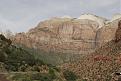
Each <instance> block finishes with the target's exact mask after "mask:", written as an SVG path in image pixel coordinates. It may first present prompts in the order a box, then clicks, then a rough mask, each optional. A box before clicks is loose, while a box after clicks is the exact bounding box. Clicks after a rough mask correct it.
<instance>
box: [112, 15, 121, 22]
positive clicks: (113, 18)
mask: <svg viewBox="0 0 121 81" xmlns="http://www.w3.org/2000/svg"><path fill="white" fill-rule="evenodd" d="M119 18H121V14H115V15H114V16H113V17H112V19H111V22H112V21H114V20H117V19H119Z"/></svg>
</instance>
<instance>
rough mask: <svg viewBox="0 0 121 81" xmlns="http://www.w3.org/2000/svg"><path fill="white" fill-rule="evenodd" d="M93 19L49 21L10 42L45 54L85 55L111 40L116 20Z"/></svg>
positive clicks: (20, 34) (67, 18) (63, 18)
mask: <svg viewBox="0 0 121 81" xmlns="http://www.w3.org/2000/svg"><path fill="white" fill-rule="evenodd" d="M85 16H86V17H85ZM87 17H89V18H87ZM96 17H97V16H93V15H89V16H87V15H83V17H82V16H81V17H80V18H78V19H77V18H71V17H61V18H52V19H50V20H46V21H43V22H41V23H39V24H38V25H37V27H35V28H33V29H31V30H29V31H28V32H27V33H19V34H16V36H15V37H14V39H13V41H14V43H18V44H22V45H25V46H27V47H30V48H34V49H41V50H45V51H48V52H51V51H54V52H62V53H73V54H88V53H90V52H93V51H94V50H95V49H96V48H97V47H100V46H101V45H102V44H104V43H106V42H108V41H110V40H112V39H113V38H114V36H115V31H116V29H117V23H116V22H117V21H118V20H116V21H112V22H109V23H108V24H106V19H103V18H99V17H97V18H96ZM91 18H92V19H91ZM93 18H94V19H93ZM96 20H98V21H96ZM101 23H102V24H101Z"/></svg>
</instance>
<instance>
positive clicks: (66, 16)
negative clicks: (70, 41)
mask: <svg viewBox="0 0 121 81" xmlns="http://www.w3.org/2000/svg"><path fill="white" fill-rule="evenodd" d="M61 18H69V19H71V18H72V17H71V16H68V15H65V16H62V17H61Z"/></svg>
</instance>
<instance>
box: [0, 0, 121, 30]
mask: <svg viewBox="0 0 121 81" xmlns="http://www.w3.org/2000/svg"><path fill="white" fill-rule="evenodd" d="M120 3H121V0H0V24H1V23H2V24H5V26H3V27H2V28H1V29H2V30H5V29H11V30H12V31H14V32H22V31H27V30H28V29H30V28H31V27H35V26H36V25H37V23H39V22H40V21H42V20H45V19H48V18H51V17H54V16H64V15H70V16H73V17H79V16H80V15H81V14H83V13H92V14H96V15H99V16H103V17H107V18H110V17H111V15H113V14H115V13H120V12H121V10H120V9H121V8H120V7H121V4H120Z"/></svg>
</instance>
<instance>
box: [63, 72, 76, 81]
mask: <svg viewBox="0 0 121 81" xmlns="http://www.w3.org/2000/svg"><path fill="white" fill-rule="evenodd" d="M63 75H64V78H65V79H66V80H67V81H76V80H77V78H78V77H77V76H76V75H75V73H73V72H72V71H69V70H66V71H64V72H63Z"/></svg>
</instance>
